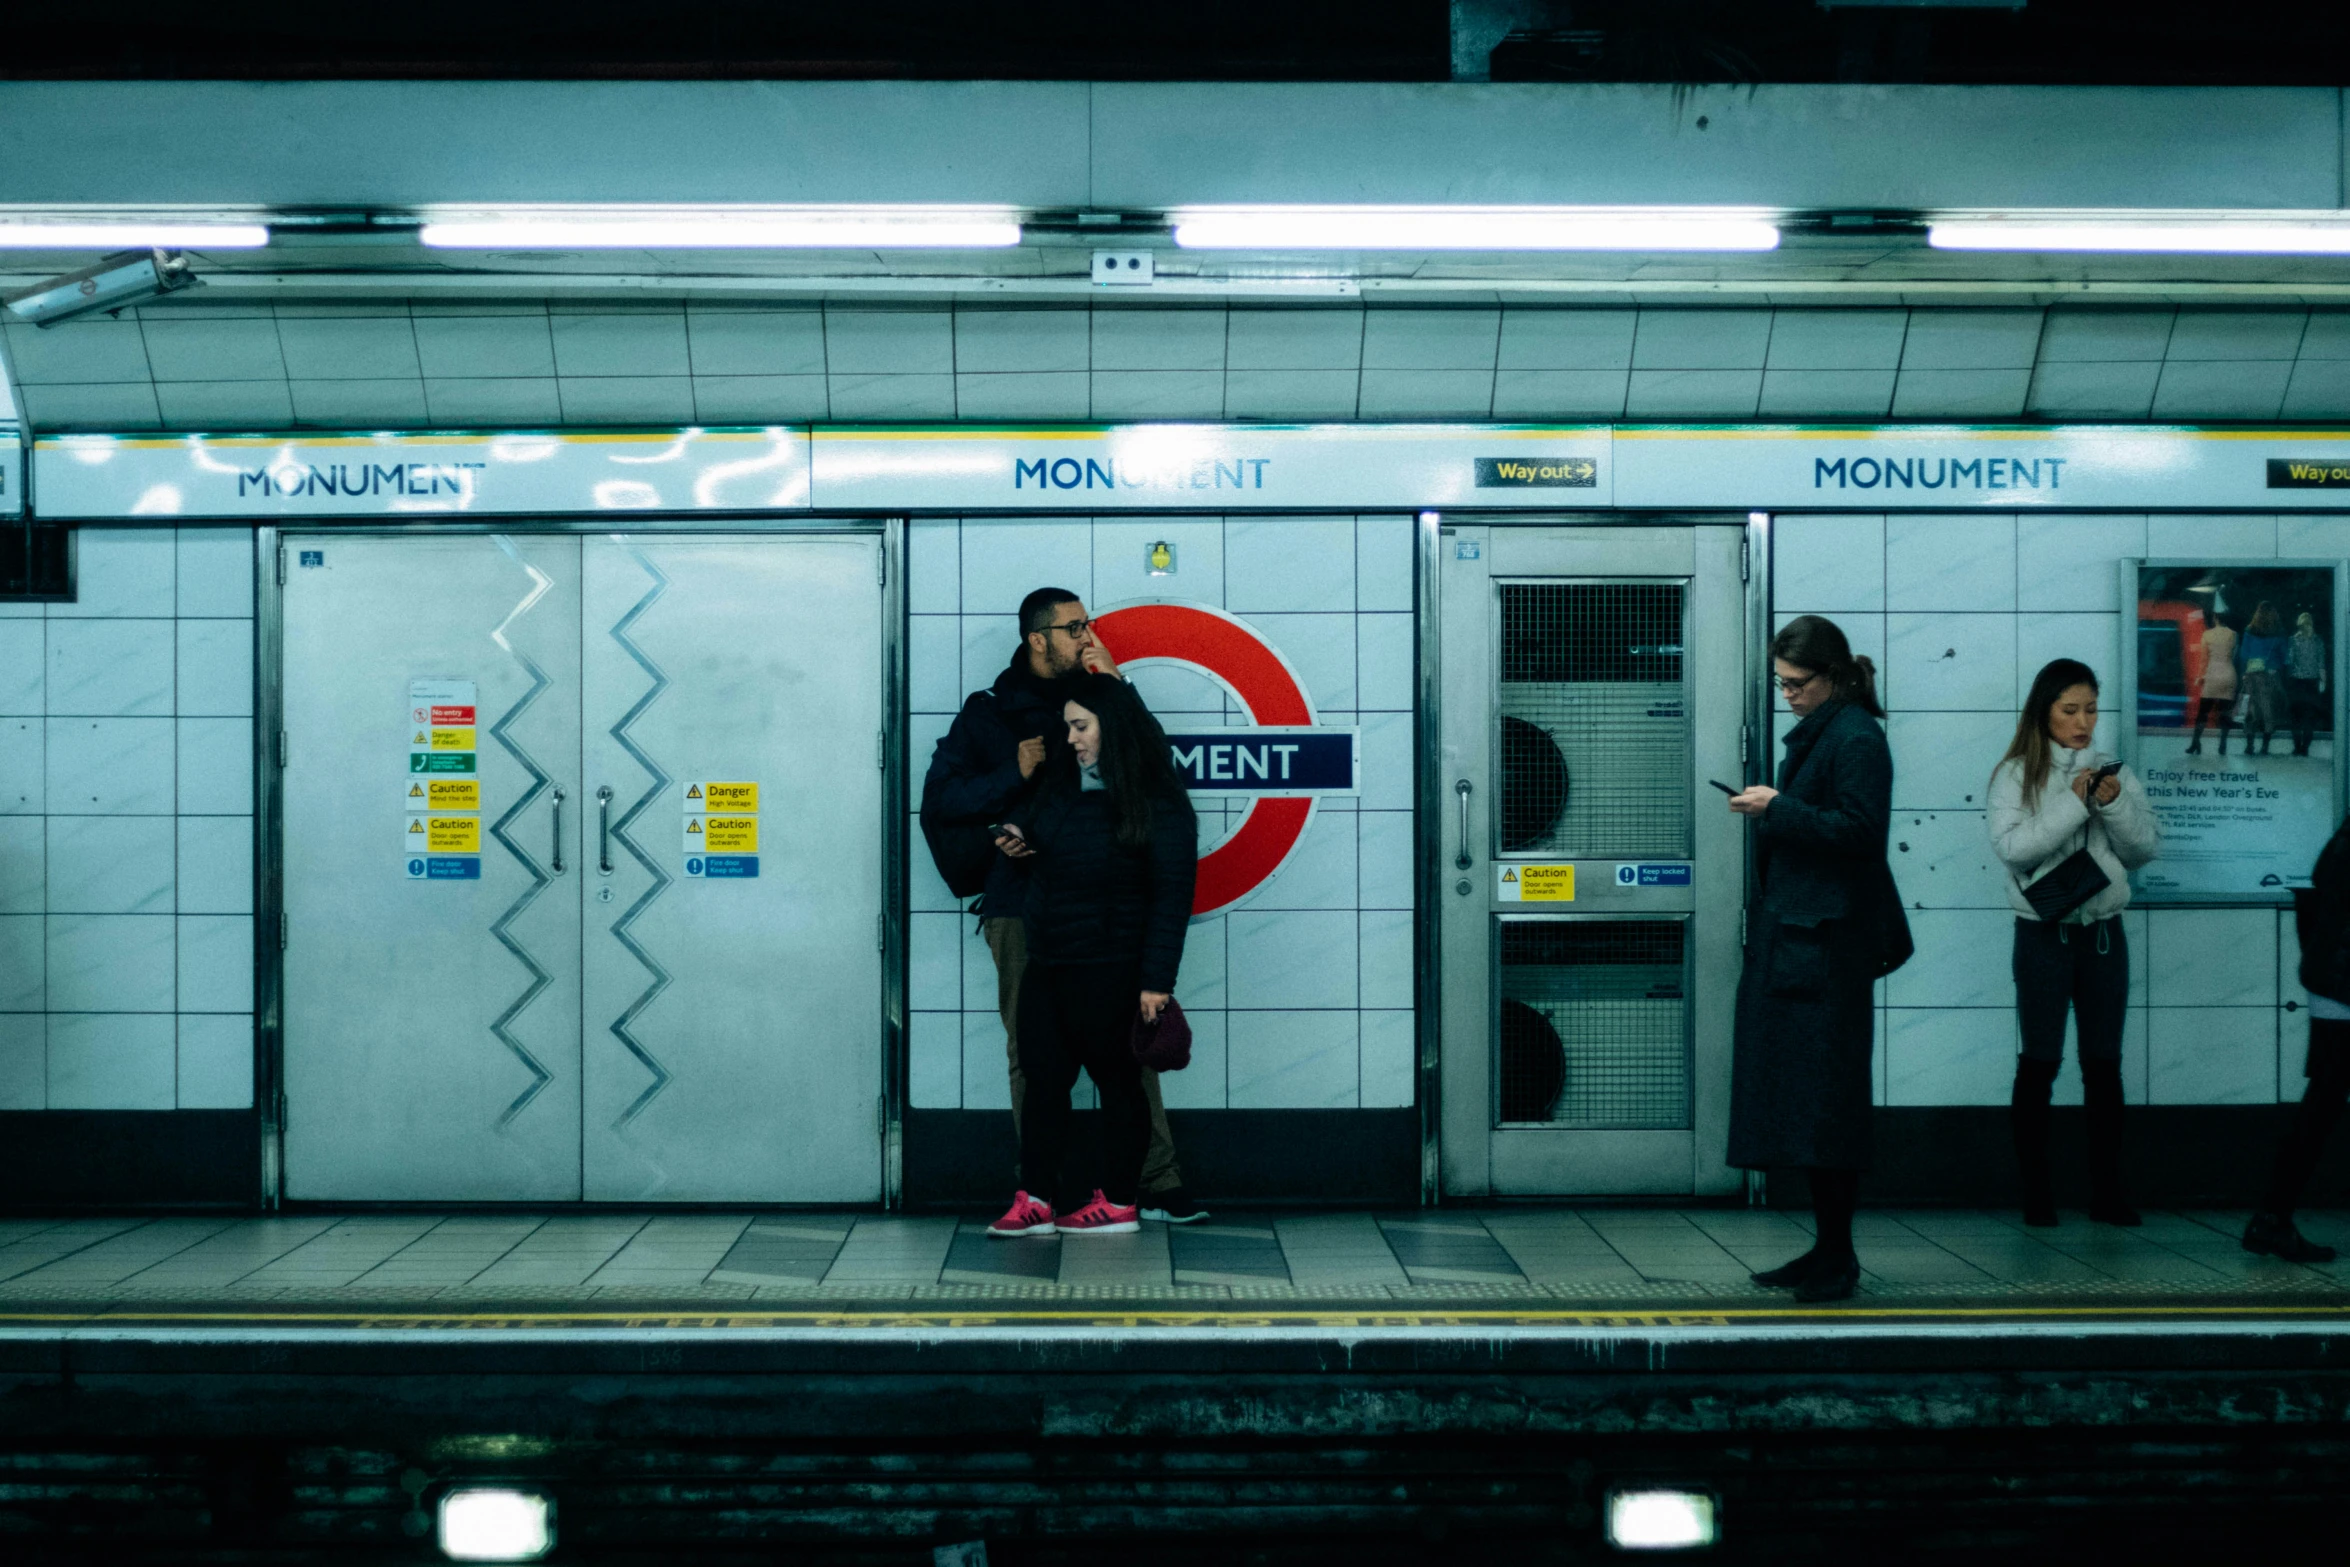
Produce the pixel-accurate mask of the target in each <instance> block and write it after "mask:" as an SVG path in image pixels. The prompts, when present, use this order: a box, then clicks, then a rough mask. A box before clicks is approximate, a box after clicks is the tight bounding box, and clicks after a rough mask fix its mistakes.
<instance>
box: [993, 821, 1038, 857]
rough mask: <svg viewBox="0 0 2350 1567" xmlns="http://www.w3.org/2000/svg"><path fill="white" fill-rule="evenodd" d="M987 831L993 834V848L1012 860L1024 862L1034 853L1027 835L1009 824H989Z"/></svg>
mask: <svg viewBox="0 0 2350 1567" xmlns="http://www.w3.org/2000/svg"><path fill="white" fill-rule="evenodd" d="M987 830H988V831H989V832H991V833H993V834H995V846H996V847H997V848H998V849H999V850H1001V851H1002V852H1003V853H1004V854H1005V855H1007V856H1009V857H1010V858H1012V859H1015V860H1025V859H1027V858H1028V857H1029V856H1031V855H1033V854H1034V853H1036V850H1035V848H1034V847H1033V846H1031V845H1030V843H1029V842H1028V836H1027V834H1025V833H1023V832H1022V831H1021V830H1020V829H1019V828H1018V827H1015V826H1014V825H1013V824H1012V823H1010V822H991V823H989V824H988V829H987Z"/></svg>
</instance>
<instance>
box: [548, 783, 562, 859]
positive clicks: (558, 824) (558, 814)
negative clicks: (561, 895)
mask: <svg viewBox="0 0 2350 1567" xmlns="http://www.w3.org/2000/svg"><path fill="white" fill-rule="evenodd" d="M549 869H551V870H553V871H554V873H555V874H556V875H558V876H560V875H562V874H563V786H562V785H561V784H557V785H556V786H555V854H554V860H553V863H552V864H551V865H550V867H549Z"/></svg>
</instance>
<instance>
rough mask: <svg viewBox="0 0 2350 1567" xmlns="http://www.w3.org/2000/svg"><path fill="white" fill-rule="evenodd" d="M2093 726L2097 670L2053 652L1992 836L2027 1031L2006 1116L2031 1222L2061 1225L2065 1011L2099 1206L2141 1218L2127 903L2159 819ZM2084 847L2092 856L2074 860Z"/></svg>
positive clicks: (2103, 1212) (2024, 723) (1996, 773)
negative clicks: (2129, 1115)
mask: <svg viewBox="0 0 2350 1567" xmlns="http://www.w3.org/2000/svg"><path fill="white" fill-rule="evenodd" d="M2096 736H2097V676H2096V674H2095V673H2094V672H2093V671H2092V670H2091V669H2090V668H2089V666H2088V665H2086V664H2084V663H2082V662H2081V661H2080V660H2078V659H2073V658H2059V659H2055V660H2053V661H2051V662H2050V663H2049V664H2048V665H2047V666H2046V667H2045V668H2043V669H2042V670H2041V671H2040V673H2039V674H2037V675H2035V676H2034V677H2033V678H2032V690H2031V694H2030V695H2029V696H2027V697H2025V698H2024V710H2023V713H2022V715H2021V716H2020V717H2018V718H2017V720H2016V725H2015V738H2014V739H2013V740H2012V741H2010V742H2009V743H2008V747H2007V754H2006V755H2005V756H2003V757H2001V758H2000V759H1999V765H1998V767H1997V768H1995V769H1993V771H1992V773H1991V787H1990V791H1989V806H1990V811H1989V815H1990V828H1991V847H1992V849H1993V850H1994V851H1996V852H1997V854H1998V855H1999V860H2000V863H2001V864H2002V865H2004V866H2006V867H2007V901H2008V902H2009V903H2010V904H2012V905H2013V906H2014V908H2015V958H2014V968H2015V1015H2016V1023H2017V1026H2018V1029H2019V1031H2020V1034H2021V1037H2022V1047H2021V1051H2020V1053H2019V1054H2018V1055H2017V1056H2016V1060H2015V1087H2014V1089H2013V1090H2012V1092H2011V1093H2010V1094H2009V1097H2008V1120H2009V1127H2010V1130H2011V1133H2012V1135H2013V1137H2014V1140H2015V1162H2016V1169H2017V1171H2018V1172H2019V1174H2020V1176H2021V1179H2022V1183H2023V1199H2024V1201H2023V1208H2024V1222H2025V1223H2026V1224H2032V1225H2043V1226H2045V1225H2051V1224H2054V1223H2056V1191H2055V1185H2054V1182H2053V1180H2052V1178H2051V1176H2050V1173H2049V1163H2048V1121H2049V1111H2048V1105H2049V1098H2050V1092H2051V1089H2052V1088H2053V1086H2054V1084H2055V1082H2056V1073H2057V1069H2058V1068H2059V1067H2061V1066H2062V1065H2063V1064H2064V1020H2065V1014H2066V1013H2067V1012H2068V1011H2069V1012H2070V1013H2071V1014H2072V1016H2073V1020H2074V1022H2075V1024H2076V1025H2077V1028H2076V1032H2077V1036H2078V1041H2079V1042H2078V1045H2077V1047H2076V1048H2078V1049H2079V1051H2080V1055H2081V1100H2082V1105H2083V1107H2084V1109H2085V1111H2086V1119H2087V1122H2088V1127H2087V1130H2088V1134H2089V1187H2090V1198H2089V1217H2090V1218H2092V1219H2095V1220H2097V1221H2098V1222H2100V1223H2103V1224H2121V1225H2134V1224H2136V1223H2138V1222H2139V1220H2138V1213H2137V1210H2135V1209H2134V1208H2132V1207H2131V1206H2130V1205H2129V1202H2128V1201H2127V1200H2126V1199H2125V1198H2124V1197H2123V1195H2122V1178H2121V1159H2122V1020H2123V1018H2124V1017H2125V1016H2127V1013H2128V1007H2129V998H2130V948H2129V943H2128V942H2126V941H2125V940H2123V938H2122V921H2121V912H2122V910H2123V909H2125V908H2127V907H2129V903H2130V872H2132V871H2134V870H2136V869H2137V868H2138V867H2139V866H2141V865H2144V864H2146V863H2148V862H2149V861H2151V860H2152V859H2153V858H2154V856H2155V854H2156V852H2157V851H2158V850H2159V849H2160V847H2161V844H2162V829H2161V827H2160V826H2159V825H2158V824H2157V823H2156V822H2155V819H2154V811H2153V808H2152V807H2151V806H2149V805H2148V804H2147V803H2146V790H2145V788H2144V786H2143V785H2141V784H2140V783H2139V782H2138V780H2137V777H2136V776H2135V775H2134V774H2132V773H2131V772H2130V770H2129V769H2128V768H2126V767H2123V766H2121V765H2120V764H2119V763H2117V762H2115V761H2114V760H2113V758H2111V757H2109V756H2107V755H2106V754H2105V753H2104V752H2102V751H2100V750H2098V749H2097V748H2096ZM2084 854H2085V855H2086V856H2087V857H2088V858H2087V860H2086V861H2085V862H2076V861H2075V857H2076V856H2079V855H2084ZM2085 865H2094V866H2095V868H2096V869H2095V872H2094V873H2090V872H2089V871H2087V870H2086V869H2085V868H2084V866H2085ZM2068 878H2069V880H2068ZM2100 878H2102V881H2100ZM2068 904H2069V906H2068Z"/></svg>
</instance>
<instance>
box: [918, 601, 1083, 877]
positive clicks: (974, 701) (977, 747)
mask: <svg viewBox="0 0 2350 1567" xmlns="http://www.w3.org/2000/svg"><path fill="white" fill-rule="evenodd" d="M1062 700H1063V697H1062V693H1061V689H1060V686H1059V684H1058V683H1057V682H1054V681H1050V680H1045V679H1041V678H1039V677H1038V676H1037V675H1036V673H1035V672H1034V671H1032V670H1031V669H1030V668H1029V667H1028V649H1027V647H1026V646H1025V645H1023V646H1021V647H1019V648H1016V649H1014V650H1013V653H1012V661H1011V663H1009V664H1007V665H1005V666H1004V672H1003V673H1002V674H1000V675H998V676H996V678H995V684H994V685H993V686H992V687H990V688H989V689H987V690H985V691H974V692H972V693H971V696H970V699H969V700H967V701H966V702H964V704H963V711H962V712H960V713H958V714H956V715H955V722H954V725H953V727H952V728H950V729H948V730H947V732H946V733H945V734H944V735H943V736H941V737H940V738H939V742H938V747H937V749H936V750H934V751H933V752H932V753H931V756H930V772H929V775H928V776H927V777H925V778H924V779H923V780H922V808H923V810H924V811H925V812H926V813H927V812H930V811H933V810H935V811H936V812H937V813H938V814H939V816H940V817H941V818H942V819H943V820H945V821H949V822H954V823H959V824H962V825H964V826H967V827H971V828H978V827H983V826H985V825H986V824H988V823H990V822H1000V821H1005V820H1008V819H1009V818H1010V817H1011V814H1012V812H1013V811H1014V810H1015V809H1017V808H1018V807H1019V805H1020V804H1021V802H1022V801H1024V800H1028V799H1031V798H1033V797H1034V795H1035V793H1036V780H1035V779H1032V778H1023V777H1021V776H1020V742H1021V741H1023V740H1026V739H1029V738H1031V737H1035V736H1041V737H1042V738H1043V740H1044V744H1045V768H1046V769H1047V770H1050V769H1051V768H1052V766H1053V765H1054V762H1055V760H1056V759H1057V756H1058V753H1059V752H1061V751H1063V750H1066V749H1067V748H1068V744H1069V742H1068V741H1067V740H1066V739H1065V738H1063V736H1064V735H1065V734H1066V733H1067V730H1066V727H1065V726H1064V725H1063V723H1062V721H1061V703H1062ZM1028 867H1029V862H1028V861H1026V860H1015V859H1009V858H1007V857H1006V856H1004V855H1001V854H998V855H997V856H996V857H995V862H994V864H993V865H992V866H991V867H990V868H989V870H988V873H987V891H986V893H985V895H984V896H983V897H982V898H981V899H980V902H979V916H980V918H982V919H991V920H993V919H1018V918H1019V917H1020V911H1021V910H1022V909H1023V908H1025V907H1027V904H1028Z"/></svg>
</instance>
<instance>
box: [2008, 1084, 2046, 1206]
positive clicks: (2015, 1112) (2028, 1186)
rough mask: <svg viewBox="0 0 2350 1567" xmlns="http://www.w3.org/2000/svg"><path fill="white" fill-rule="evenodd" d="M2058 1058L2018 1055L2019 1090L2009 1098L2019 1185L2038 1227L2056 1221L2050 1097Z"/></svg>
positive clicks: (2009, 1119) (2021, 1194) (2019, 1190)
mask: <svg viewBox="0 0 2350 1567" xmlns="http://www.w3.org/2000/svg"><path fill="white" fill-rule="evenodd" d="M2056 1066H2057V1064H2056V1063H2055V1062H2054V1061H2035V1060H2033V1059H2032V1058H2031V1057H2029V1056H2018V1057H2017V1058H2016V1063H2015V1090H2014V1092H2013V1093H2012V1094H2011V1095H2010V1096H2009V1098H2008V1105H2007V1124H2008V1130H2009V1131H2010V1133H2012V1134H2013V1136H2014V1138H2015V1167H2016V1185H2017V1188H2018V1192H2019V1195H2020V1196H2021V1198H2022V1201H2023V1208H2024V1222H2025V1223H2026V1224H2029V1225H2032V1226H2033V1227H2034V1228H2037V1229H2047V1228H2050V1227H2052V1226H2053V1225H2054V1224H2055V1223H2056V1184H2055V1181H2054V1179H2053V1178H2052V1177H2051V1175H2050V1173H2049V1168H2048V1096H2049V1090H2050V1089H2051V1088H2052V1087H2053V1086H2054V1085H2055V1083H2056Z"/></svg>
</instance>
